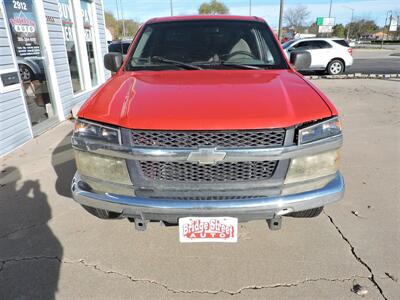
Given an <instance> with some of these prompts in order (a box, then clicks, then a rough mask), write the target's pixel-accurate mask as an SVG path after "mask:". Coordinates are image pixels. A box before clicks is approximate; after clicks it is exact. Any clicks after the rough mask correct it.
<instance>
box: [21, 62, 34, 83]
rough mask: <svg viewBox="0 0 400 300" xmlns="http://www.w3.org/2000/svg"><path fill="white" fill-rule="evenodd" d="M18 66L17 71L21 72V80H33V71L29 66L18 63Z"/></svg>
mask: <svg viewBox="0 0 400 300" xmlns="http://www.w3.org/2000/svg"><path fill="white" fill-rule="evenodd" d="M18 67H19V73H20V74H21V79H22V81H23V82H27V81H31V80H33V72H32V70H31V68H29V67H28V66H27V65H18Z"/></svg>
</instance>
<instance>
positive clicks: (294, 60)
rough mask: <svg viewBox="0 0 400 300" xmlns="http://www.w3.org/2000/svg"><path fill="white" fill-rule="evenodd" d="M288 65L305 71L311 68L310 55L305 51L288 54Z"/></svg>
mask: <svg viewBox="0 0 400 300" xmlns="http://www.w3.org/2000/svg"><path fill="white" fill-rule="evenodd" d="M290 63H291V64H292V65H293V66H294V67H295V68H296V69H297V70H306V69H308V68H309V67H310V66H311V54H310V53H309V52H307V51H293V52H290Z"/></svg>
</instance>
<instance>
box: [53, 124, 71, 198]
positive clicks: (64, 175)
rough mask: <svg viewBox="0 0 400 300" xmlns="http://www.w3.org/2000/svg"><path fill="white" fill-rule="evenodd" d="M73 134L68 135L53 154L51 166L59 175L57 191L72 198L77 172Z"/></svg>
mask: <svg viewBox="0 0 400 300" xmlns="http://www.w3.org/2000/svg"><path fill="white" fill-rule="evenodd" d="M71 136H72V132H70V133H69V134H67V135H66V136H65V137H64V138H63V139H62V141H61V142H60V143H59V144H58V145H57V147H56V148H55V149H54V151H53V153H52V154H51V164H52V166H53V168H54V170H55V172H56V174H57V181H56V191H57V193H58V194H59V195H61V196H65V197H69V198H70V197H71V181H72V178H73V177H74V174H75V172H76V166H75V159H74V152H73V150H72V145H71Z"/></svg>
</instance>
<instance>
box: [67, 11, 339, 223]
mask: <svg viewBox="0 0 400 300" xmlns="http://www.w3.org/2000/svg"><path fill="white" fill-rule="evenodd" d="M310 60H311V58H310V55H309V53H307V52H301V51H300V52H292V53H291V56H290V62H289V61H287V59H286V57H285V55H284V54H283V51H282V48H281V46H280V44H279V43H278V41H277V39H276V37H275V35H274V34H273V32H272V31H271V29H270V28H269V26H268V25H267V23H266V22H265V21H264V20H262V19H260V18H257V17H236V16H191V17H170V18H157V19H152V20H150V21H148V22H147V23H145V24H144V25H143V26H142V27H141V29H140V31H139V32H138V34H137V36H136V37H135V39H134V41H133V42H132V45H131V47H130V49H129V52H128V54H127V56H126V58H125V59H123V58H122V55H121V54H120V53H109V54H107V55H106V56H105V57H104V64H105V67H106V68H107V69H109V70H111V71H112V72H113V73H114V74H113V76H112V78H111V79H110V80H108V81H107V82H106V83H105V84H104V85H103V86H102V87H101V88H100V89H99V90H98V91H97V92H96V93H95V94H94V95H92V97H91V98H90V99H89V100H88V101H87V102H86V103H85V104H84V105H83V107H82V108H81V110H80V111H79V113H78V119H77V120H76V124H75V129H74V133H73V137H72V144H73V147H74V149H75V156H76V163H77V170H78V171H77V173H76V175H75V177H74V179H73V182H72V193H73V198H74V199H75V200H76V201H77V202H78V203H80V204H81V205H82V206H83V207H84V208H85V209H86V210H87V211H89V212H90V213H92V214H94V215H95V216H97V217H99V218H103V219H112V218H128V219H129V220H130V221H132V222H134V223H135V225H136V228H137V229H139V230H144V229H146V226H147V224H148V222H149V221H161V222H163V223H164V224H177V223H178V222H180V219H184V218H187V217H191V218H199V219H200V220H201V218H210V217H215V218H219V217H226V218H232V219H236V220H238V221H249V220H255V219H264V220H267V221H268V225H269V227H270V228H271V229H279V228H280V226H281V220H282V217H283V216H291V217H304V218H307V217H314V216H317V215H319V214H320V213H321V211H322V208H323V206H324V205H327V204H330V203H333V202H335V201H338V200H340V199H341V198H342V196H343V193H344V181H343V178H342V176H341V174H340V172H339V170H338V162H339V159H340V155H339V149H340V147H341V145H342V131H341V124H340V120H339V117H338V112H337V111H336V109H335V107H334V106H333V105H332V103H331V102H330V101H329V100H328V99H327V97H326V96H325V95H324V94H323V93H322V92H321V91H320V90H318V88H316V87H315V86H314V85H312V84H311V83H310V82H309V81H307V80H306V79H305V78H303V76H302V75H300V74H299V73H298V72H297V71H296V70H295V67H297V68H299V69H301V68H303V67H304V66H306V65H307V64H310ZM202 226H203V225H202ZM207 226H208V225H207Z"/></svg>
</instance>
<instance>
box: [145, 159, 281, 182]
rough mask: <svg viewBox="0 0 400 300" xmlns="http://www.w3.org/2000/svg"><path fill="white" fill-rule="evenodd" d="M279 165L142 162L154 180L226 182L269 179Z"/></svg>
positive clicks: (274, 162) (264, 163)
mask: <svg viewBox="0 0 400 300" xmlns="http://www.w3.org/2000/svg"><path fill="white" fill-rule="evenodd" d="M277 163H278V162H277V161H246V162H223V163H219V164H216V165H199V164H194V163H190V162H158V161H140V167H141V170H142V172H143V174H144V176H146V177H147V178H149V179H152V180H160V181H180V182H218V181H219V182H221V181H224V182H226V181H251V180H253V181H254V180H266V179H269V178H271V177H272V175H273V173H274V171H275V168H276V166H277Z"/></svg>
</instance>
